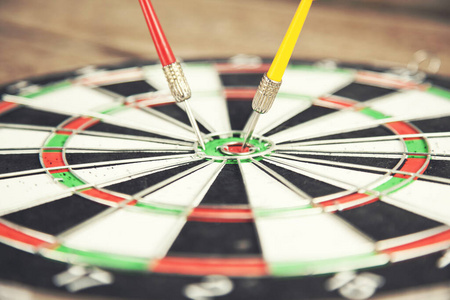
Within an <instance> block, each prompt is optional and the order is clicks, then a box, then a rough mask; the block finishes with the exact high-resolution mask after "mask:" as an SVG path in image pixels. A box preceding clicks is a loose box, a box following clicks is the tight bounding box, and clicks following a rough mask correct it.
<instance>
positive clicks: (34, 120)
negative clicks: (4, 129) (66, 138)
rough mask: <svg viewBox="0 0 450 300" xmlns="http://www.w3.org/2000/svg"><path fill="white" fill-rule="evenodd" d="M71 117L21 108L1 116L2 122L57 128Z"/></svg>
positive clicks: (0, 120)
mask: <svg viewBox="0 0 450 300" xmlns="http://www.w3.org/2000/svg"><path fill="white" fill-rule="evenodd" d="M68 118H69V116H67V115H61V114H57V113H51V112H46V111H42V110H38V109H32V108H29V107H25V106H21V107H18V108H15V109H12V110H9V111H8V112H7V113H5V114H3V115H1V116H0V122H2V123H12V124H25V125H37V126H51V127H56V126H58V125H59V124H61V123H62V122H63V121H65V120H67V119H68Z"/></svg>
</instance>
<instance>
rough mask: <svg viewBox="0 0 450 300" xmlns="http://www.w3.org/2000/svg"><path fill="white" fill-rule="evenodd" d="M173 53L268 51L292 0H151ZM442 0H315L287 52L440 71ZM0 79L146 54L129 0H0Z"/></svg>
mask: <svg viewBox="0 0 450 300" xmlns="http://www.w3.org/2000/svg"><path fill="white" fill-rule="evenodd" d="M153 5H154V7H155V10H156V11H157V13H158V15H159V18H160V21H161V23H162V25H163V28H164V30H165V33H166V35H167V38H168V40H169V42H170V44H171V46H172V48H173V51H174V53H175V55H176V56H179V57H181V58H183V59H198V58H226V57H230V56H233V55H236V54H240V53H243V54H249V55H259V56H262V57H266V58H272V57H273V56H274V54H275V52H276V50H277V48H278V46H279V44H280V42H281V40H282V38H283V35H284V33H285V31H286V29H287V27H288V25H289V23H290V20H291V18H292V16H293V14H294V11H295V9H296V7H297V5H298V1H294V0H278V1H271V0H246V1H242V0H184V1H180V0H154V1H153ZM449 16H450V5H449V1H448V0H427V1H423V0H420V1H419V0H316V1H315V2H314V3H313V7H312V9H311V11H310V14H309V17H308V19H307V21H306V24H305V26H304V28H303V31H302V34H301V37H300V39H299V43H298V44H297V47H296V49H295V52H294V54H293V57H295V58H299V59H313V60H316V59H324V58H333V59H338V60H341V61H345V62H354V63H366V64H378V65H380V64H381V65H390V64H392V63H398V64H401V65H405V64H407V63H408V62H409V61H410V59H411V57H412V55H413V53H414V52H415V51H417V50H420V49H425V50H428V51H430V52H433V53H434V54H436V55H437V56H439V58H440V59H441V60H442V65H441V69H440V71H439V74H441V75H446V76H450V51H449V50H450V17H449ZM0 38H1V43H0V62H1V67H0V84H1V83H7V82H11V81H15V80H19V79H23V78H26V77H30V76H38V75H44V74H49V73H53V72H62V71H68V70H73V69H77V68H81V67H83V66H86V65H99V64H100V65H101V64H113V63H119V62H123V61H127V60H131V59H144V60H153V59H156V58H157V56H156V52H155V50H154V47H153V44H152V41H151V38H150V35H149V33H148V30H147V27H146V24H145V21H144V18H143V16H142V13H141V9H140V6H139V4H138V1H137V0H0Z"/></svg>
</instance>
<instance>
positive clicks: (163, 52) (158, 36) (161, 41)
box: [139, 0, 176, 66]
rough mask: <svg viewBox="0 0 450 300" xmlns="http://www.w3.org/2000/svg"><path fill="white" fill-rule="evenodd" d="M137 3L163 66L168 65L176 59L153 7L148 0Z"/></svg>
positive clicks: (140, 0)
mask: <svg viewBox="0 0 450 300" xmlns="http://www.w3.org/2000/svg"><path fill="white" fill-rule="evenodd" d="M139 3H140V5H141V8H142V12H143V13H144V17H145V21H146V22H147V26H148V29H149V31H150V35H151V36H152V39H153V43H154V44H155V48H156V52H157V53H158V57H159V59H160V61H161V64H162V65H163V66H167V65H170V64H172V63H174V62H175V61H176V59H175V56H174V55H173V52H172V49H171V48H170V45H169V42H168V41H167V39H166V35H165V34H164V31H163V30H162V27H161V24H160V23H159V20H158V17H157V16H156V13H155V10H154V9H153V6H152V3H151V1H150V0H139Z"/></svg>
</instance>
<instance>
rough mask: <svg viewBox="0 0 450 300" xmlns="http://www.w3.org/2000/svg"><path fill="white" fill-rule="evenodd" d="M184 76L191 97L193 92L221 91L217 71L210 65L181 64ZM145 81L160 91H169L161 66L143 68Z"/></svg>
mask: <svg viewBox="0 0 450 300" xmlns="http://www.w3.org/2000/svg"><path fill="white" fill-rule="evenodd" d="M181 67H182V68H183V72H184V75H185V76H186V79H187V81H188V84H189V87H190V88H191V92H192V93H193V96H195V92H209V91H215V92H216V91H219V90H221V87H222V85H221V82H220V78H219V75H218V74H217V71H216V70H215V69H214V67H213V66H212V65H210V64H201V63H200V64H196V63H187V64H182V65H181ZM143 69H144V72H145V73H144V74H145V78H146V80H147V81H148V82H149V83H150V84H151V85H152V86H154V87H155V88H156V89H158V90H161V91H169V87H168V84H167V81H166V77H165V76H164V72H163V71H162V67H161V65H152V66H146V67H144V68H143Z"/></svg>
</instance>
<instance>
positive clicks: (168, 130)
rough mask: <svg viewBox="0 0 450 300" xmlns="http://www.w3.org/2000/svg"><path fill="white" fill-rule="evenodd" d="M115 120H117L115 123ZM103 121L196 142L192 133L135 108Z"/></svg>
mask: <svg viewBox="0 0 450 300" xmlns="http://www.w3.org/2000/svg"><path fill="white" fill-rule="evenodd" d="M115 120H117V122H116V121H115ZM103 121H104V122H105V123H110V124H113V125H118V124H119V125H122V126H125V127H127V124H129V126H130V127H131V128H133V127H132V125H133V126H137V127H138V128H143V129H148V131H151V132H157V133H159V134H161V135H165V136H168V137H174V138H183V139H184V140H193V141H195V140H196V137H195V134H194V133H193V132H192V131H189V130H187V129H186V128H183V127H180V126H178V125H177V124H175V123H172V122H169V121H166V120H164V119H161V118H159V117H157V116H155V115H152V114H150V113H148V112H145V111H142V110H140V109H136V108H127V109H124V110H121V111H119V112H116V113H114V114H113V115H111V116H110V117H109V118H107V119H105V120H103Z"/></svg>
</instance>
